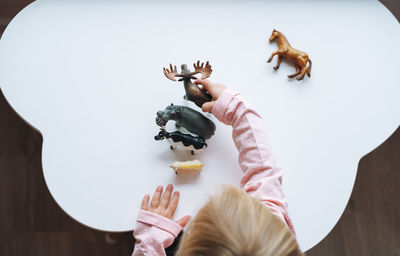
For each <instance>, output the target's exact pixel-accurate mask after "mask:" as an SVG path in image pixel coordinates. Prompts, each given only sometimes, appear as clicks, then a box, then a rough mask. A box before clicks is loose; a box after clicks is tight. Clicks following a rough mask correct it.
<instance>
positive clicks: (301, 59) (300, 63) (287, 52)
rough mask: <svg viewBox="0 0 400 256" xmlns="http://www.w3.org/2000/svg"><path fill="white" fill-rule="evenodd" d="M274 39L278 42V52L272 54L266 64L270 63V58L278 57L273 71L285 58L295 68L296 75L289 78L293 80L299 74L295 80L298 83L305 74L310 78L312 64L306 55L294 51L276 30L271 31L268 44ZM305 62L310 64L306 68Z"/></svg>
mask: <svg viewBox="0 0 400 256" xmlns="http://www.w3.org/2000/svg"><path fill="white" fill-rule="evenodd" d="M275 39H277V41H278V47H279V50H277V51H276V52H273V53H272V54H271V57H269V59H268V61H267V62H268V63H269V62H271V61H272V58H274V56H275V55H278V62H277V63H276V66H275V67H274V69H275V70H277V69H278V68H279V65H280V64H281V60H282V58H286V59H287V60H289V61H291V62H294V65H295V66H296V73H294V74H292V75H289V76H288V77H289V78H294V77H296V76H298V75H299V74H300V76H298V77H297V78H296V79H297V80H299V81H300V80H302V79H303V78H304V76H305V74H307V75H308V77H310V76H311V65H312V63H311V60H310V58H309V57H308V55H307V53H305V52H302V51H299V50H296V49H294V48H293V47H292V46H291V45H290V44H289V42H288V40H287V38H286V37H285V36H284V35H283V34H282V33H281V32H279V31H278V30H276V29H274V30H273V31H272V34H271V37H270V38H269V42H271V43H272V42H273V41H274V40H275ZM307 62H309V63H310V65H308V67H307Z"/></svg>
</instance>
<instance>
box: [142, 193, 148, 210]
mask: <svg viewBox="0 0 400 256" xmlns="http://www.w3.org/2000/svg"><path fill="white" fill-rule="evenodd" d="M149 199H150V195H149V194H146V195H144V197H143V200H142V205H141V207H140V209H142V210H145V211H148V210H149Z"/></svg>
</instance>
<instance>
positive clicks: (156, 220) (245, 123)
mask: <svg viewBox="0 0 400 256" xmlns="http://www.w3.org/2000/svg"><path fill="white" fill-rule="evenodd" d="M212 113H213V114H214V116H215V117H216V118H217V119H218V120H219V121H221V122H223V123H224V124H226V125H230V126H232V128H233V132H232V137H233V141H234V142H235V145H236V148H237V149H238V150H239V164H240V167H241V169H242V171H243V177H242V179H241V181H240V187H241V188H242V189H244V190H245V191H246V192H247V193H249V195H251V196H252V197H255V198H257V199H258V200H260V202H261V203H263V204H265V205H266V206H267V207H268V208H269V209H270V210H271V212H272V213H273V214H275V215H277V216H278V217H279V218H280V219H282V221H284V222H285V223H286V224H287V226H288V227H289V228H290V230H292V232H293V233H294V229H293V225H292V222H291V220H290V218H289V216H288V212H287V203H286V201H285V195H284V193H283V191H282V184H281V182H282V172H281V169H280V168H279V167H277V166H276V163H275V158H274V156H273V154H272V152H271V149H270V146H269V143H268V139H267V136H266V133H265V131H264V124H263V120H262V118H261V117H260V116H259V115H258V114H257V112H256V111H255V110H254V109H253V108H252V106H251V105H250V103H249V102H248V101H247V100H246V99H244V98H243V96H242V95H241V94H240V93H238V92H235V91H234V90H232V89H226V90H224V92H223V93H222V94H221V96H220V97H219V99H218V100H217V102H216V103H215V105H214V108H213V109H212ZM181 230H182V227H181V226H179V225H178V224H177V223H175V222H174V221H172V220H170V219H167V218H165V217H162V216H160V215H157V214H154V213H151V212H148V211H143V210H140V212H139V215H138V218H137V223H136V229H135V231H134V233H133V234H134V236H135V238H136V244H135V249H134V251H133V254H132V255H133V256H134V255H146V256H147V255H165V251H164V249H165V248H167V247H168V246H170V245H171V244H172V243H173V241H174V239H175V238H176V237H177V235H178V234H179V232H180V231H181Z"/></svg>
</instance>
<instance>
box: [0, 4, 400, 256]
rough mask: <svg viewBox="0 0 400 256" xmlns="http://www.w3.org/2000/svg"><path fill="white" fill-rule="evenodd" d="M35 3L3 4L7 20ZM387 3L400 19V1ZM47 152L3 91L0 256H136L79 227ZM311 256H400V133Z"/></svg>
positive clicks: (126, 240)
mask: <svg viewBox="0 0 400 256" xmlns="http://www.w3.org/2000/svg"><path fill="white" fill-rule="evenodd" d="M28 2H29V1H24V0H19V1H15V0H13V1H10V0H0V18H1V17H4V19H0V21H4V20H6V21H7V20H9V19H10V18H11V17H12V16H14V15H15V14H16V13H17V12H18V10H20V9H21V8H22V7H23V6H25V5H26V4H27V3H28ZM384 2H385V5H387V6H388V7H390V8H391V9H392V12H394V13H396V15H397V14H398V16H397V17H400V3H399V1H384ZM5 25H6V24H2V25H1V24H0V26H1V27H2V28H4V27H5ZM1 27H0V34H1ZM0 86H1V85H0ZM399 98H400V95H399ZM41 146H42V137H41V135H40V134H39V133H38V132H37V131H35V130H34V129H32V128H31V127H29V126H28V125H27V124H25V123H24V122H23V121H22V120H21V119H20V118H19V117H18V116H17V114H15V113H14V111H13V110H12V109H11V107H10V106H9V105H8V103H7V102H6V100H5V99H4V96H3V94H2V93H1V92H0V256H3V255H5V256H13V255H24V256H28V255H32V256H33V255H35V256H36V255H37V256H47V255H60V256H63V255H68V256H70V255H74V256H80V255H85V256H86V255H95V256H96V255H130V253H131V252H132V248H133V241H134V240H133V237H132V235H131V234H125V235H124V236H123V237H122V239H121V240H120V241H119V242H118V243H117V244H116V245H108V244H106V243H105V242H104V233H102V232H99V231H95V230H92V229H90V228H87V227H85V226H83V225H81V224H79V223H77V222H75V221H74V220H72V219H71V218H70V217H69V216H68V215H67V214H66V213H64V212H63V210H62V209H61V208H60V207H59V206H58V205H57V204H56V203H55V201H54V200H53V198H52V197H51V195H50V193H49V191H48V189H47V187H46V184H45V182H44V178H43V173H42V169H41ZM333 200H334V199H333ZM307 255H310V256H313V255H323V256H330V255H335V256H339V255H340V256H342V255H343V256H347V255H349V256H357V255H363V256H370V255H371V256H380V255H382V256H400V129H398V130H397V131H396V132H395V133H394V134H393V135H392V136H391V137H390V138H389V139H388V140H387V141H386V142H385V143H383V144H382V145H381V146H379V147H378V148H377V149H376V150H374V151H373V152H371V153H370V154H368V155H366V156H365V157H363V158H362V159H361V161H360V163H359V168H358V173H357V178H356V183H355V186H354V190H353V193H352V195H351V198H350V200H349V203H348V205H347V207H346V210H345V212H344V214H343V216H342V217H341V219H340V220H339V222H338V223H337V225H336V226H335V228H334V229H333V230H332V231H331V233H330V234H329V235H328V236H327V237H326V238H325V239H324V240H323V241H321V242H320V243H319V244H317V245H316V246H315V247H314V248H312V249H311V250H309V251H308V252H307Z"/></svg>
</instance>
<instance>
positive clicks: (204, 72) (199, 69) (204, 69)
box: [193, 61, 212, 79]
mask: <svg viewBox="0 0 400 256" xmlns="http://www.w3.org/2000/svg"><path fill="white" fill-rule="evenodd" d="M193 67H194V72H193V73H194V74H198V73H201V79H206V78H207V77H209V76H210V75H211V73H212V69H211V65H210V63H208V61H207V62H206V65H205V66H204V62H202V63H201V65H200V61H197V63H194V64H193Z"/></svg>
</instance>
